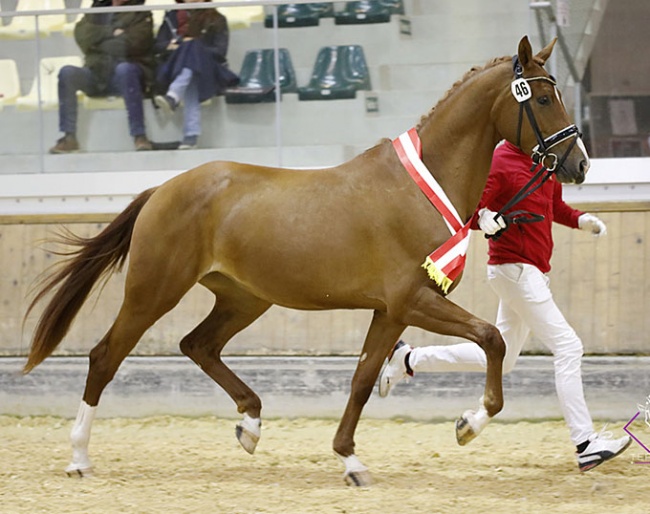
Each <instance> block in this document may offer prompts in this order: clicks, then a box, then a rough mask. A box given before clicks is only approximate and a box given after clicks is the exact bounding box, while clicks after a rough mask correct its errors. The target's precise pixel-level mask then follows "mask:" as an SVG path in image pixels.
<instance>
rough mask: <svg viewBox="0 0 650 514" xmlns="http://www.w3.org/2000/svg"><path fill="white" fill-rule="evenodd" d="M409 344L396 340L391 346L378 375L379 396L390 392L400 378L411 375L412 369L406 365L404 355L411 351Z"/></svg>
mask: <svg viewBox="0 0 650 514" xmlns="http://www.w3.org/2000/svg"><path fill="white" fill-rule="evenodd" d="M412 349H413V348H411V346H410V345H408V344H406V343H405V342H404V341H397V344H396V345H395V346H394V347H393V350H392V351H391V353H390V355H389V356H388V363H387V364H386V366H384V369H383V370H382V372H381V375H379V396H381V397H382V398H385V397H386V396H388V393H390V390H391V388H392V387H393V386H395V385H396V384H397V383H398V382H399V381H400V380H402V379H404V378H406V377H407V376H411V377H412V376H413V370H412V369H411V367H410V366H408V368H407V365H406V361H405V359H406V357H407V355H409V354H410V353H411V350H412Z"/></svg>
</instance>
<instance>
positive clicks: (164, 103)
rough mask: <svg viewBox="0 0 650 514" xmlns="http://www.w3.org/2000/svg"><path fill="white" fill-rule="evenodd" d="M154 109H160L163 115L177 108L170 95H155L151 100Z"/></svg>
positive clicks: (174, 100)
mask: <svg viewBox="0 0 650 514" xmlns="http://www.w3.org/2000/svg"><path fill="white" fill-rule="evenodd" d="M153 103H154V104H155V105H156V107H160V108H161V109H162V110H163V112H164V113H165V114H171V113H173V112H174V111H175V110H176V108H177V107H178V102H177V101H176V99H175V98H174V97H173V96H170V95H156V96H155V97H154V99H153Z"/></svg>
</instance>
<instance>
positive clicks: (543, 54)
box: [535, 37, 557, 65]
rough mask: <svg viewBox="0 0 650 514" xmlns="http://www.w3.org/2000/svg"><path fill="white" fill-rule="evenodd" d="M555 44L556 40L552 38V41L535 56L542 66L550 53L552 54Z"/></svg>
mask: <svg viewBox="0 0 650 514" xmlns="http://www.w3.org/2000/svg"><path fill="white" fill-rule="evenodd" d="M556 42H557V38H556V37H554V38H553V41H551V42H550V43H549V44H548V45H546V47H545V48H543V49H542V50H540V52H539V53H538V54H537V55H536V56H535V59H536V60H539V61H541V63H542V65H543V64H544V63H545V62H546V61H548V58H549V57H550V56H551V52H553V47H554V46H555V43H556Z"/></svg>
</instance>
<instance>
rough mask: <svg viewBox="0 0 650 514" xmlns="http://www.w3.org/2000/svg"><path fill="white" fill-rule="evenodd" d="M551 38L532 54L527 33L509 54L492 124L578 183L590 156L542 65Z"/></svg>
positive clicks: (550, 47)
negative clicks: (508, 73) (506, 85)
mask: <svg viewBox="0 0 650 514" xmlns="http://www.w3.org/2000/svg"><path fill="white" fill-rule="evenodd" d="M554 45H555V40H553V41H552V42H551V43H550V44H549V45H548V46H547V47H546V48H544V49H543V50H542V51H540V52H539V53H538V54H537V55H533V52H532V48H531V46H530V42H529V41H528V38H527V37H524V38H522V40H521V41H520V42H519V50H518V52H517V55H516V56H515V57H513V65H512V82H511V88H510V91H508V92H504V94H502V95H501V96H500V101H498V102H497V103H496V104H495V109H496V112H495V113H494V119H495V122H496V124H497V130H498V131H499V133H500V134H501V135H502V136H503V137H505V138H506V139H507V140H508V141H510V142H511V143H513V144H515V145H517V146H518V147H519V148H521V149H522V151H524V152H526V153H528V154H530V155H531V156H532V158H533V160H534V161H535V162H538V163H542V164H544V165H545V166H546V167H547V168H548V169H549V170H554V171H555V174H556V176H557V179H558V180H559V181H560V182H565V183H576V184H581V183H582V182H584V180H585V174H586V173H587V170H588V169H589V156H588V155H587V151H586V149H585V147H584V144H583V143H582V140H581V139H580V132H579V130H578V128H577V127H576V126H575V125H574V124H573V123H572V122H571V119H570V118H569V115H568V114H567V112H566V108H565V107H564V103H563V102H562V96H561V94H560V92H559V91H558V89H557V86H556V82H555V79H554V78H553V77H552V76H551V75H549V74H548V73H547V71H546V70H545V69H544V63H545V62H546V61H547V60H548V58H549V57H550V55H551V52H552V51H553V46H554Z"/></svg>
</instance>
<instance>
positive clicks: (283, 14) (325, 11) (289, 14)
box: [264, 2, 334, 28]
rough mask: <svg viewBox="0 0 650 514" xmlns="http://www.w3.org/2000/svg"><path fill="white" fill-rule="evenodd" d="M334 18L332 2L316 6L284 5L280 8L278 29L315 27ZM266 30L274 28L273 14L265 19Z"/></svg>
mask: <svg viewBox="0 0 650 514" xmlns="http://www.w3.org/2000/svg"><path fill="white" fill-rule="evenodd" d="M332 16H334V5H333V4H332V2H318V3H314V4H284V5H279V6H278V27H281V28H286V27H314V26H316V25H318V24H319V21H320V19H321V18H326V17H332ZM264 26H265V27H266V28H272V27H273V14H268V15H267V16H266V18H264Z"/></svg>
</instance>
